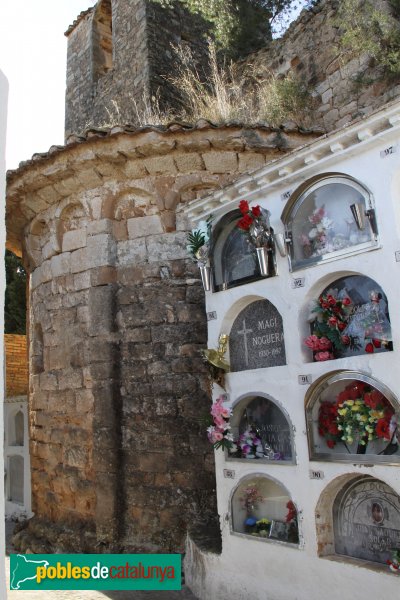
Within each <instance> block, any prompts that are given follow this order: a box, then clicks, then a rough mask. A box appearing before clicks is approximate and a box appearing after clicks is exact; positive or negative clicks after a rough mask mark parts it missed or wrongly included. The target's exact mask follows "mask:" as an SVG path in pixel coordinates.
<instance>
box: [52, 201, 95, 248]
mask: <svg viewBox="0 0 400 600" xmlns="http://www.w3.org/2000/svg"><path fill="white" fill-rule="evenodd" d="M57 216H58V222H57V240H58V244H59V246H60V248H62V251H63V252H66V251H69V250H76V249H77V248H81V247H83V246H85V245H86V226H87V223H88V220H89V217H88V215H87V214H86V211H85V209H84V207H83V205H82V204H81V203H80V202H72V203H71V204H67V205H66V206H64V208H63V209H62V210H61V211H60V214H59V215H57Z"/></svg>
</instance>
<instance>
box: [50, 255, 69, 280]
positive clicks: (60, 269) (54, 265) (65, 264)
mask: <svg viewBox="0 0 400 600" xmlns="http://www.w3.org/2000/svg"><path fill="white" fill-rule="evenodd" d="M70 270H71V253H70V252H63V254H58V255H57V256H53V258H52V259H51V272H52V274H53V277H59V276H60V275H66V274H67V273H69V272H70Z"/></svg>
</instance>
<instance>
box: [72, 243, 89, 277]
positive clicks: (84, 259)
mask: <svg viewBox="0 0 400 600" xmlns="http://www.w3.org/2000/svg"><path fill="white" fill-rule="evenodd" d="M88 268H89V259H88V251H87V248H80V249H79V250H75V251H74V252H72V253H71V272H72V273H81V272H82V271H86V270H87V269H88Z"/></svg>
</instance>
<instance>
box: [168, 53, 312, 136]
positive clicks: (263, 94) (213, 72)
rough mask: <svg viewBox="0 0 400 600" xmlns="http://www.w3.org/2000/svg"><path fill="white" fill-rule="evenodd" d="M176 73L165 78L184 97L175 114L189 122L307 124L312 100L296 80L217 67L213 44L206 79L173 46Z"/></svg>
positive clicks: (248, 68) (228, 66)
mask: <svg viewBox="0 0 400 600" xmlns="http://www.w3.org/2000/svg"><path fill="white" fill-rule="evenodd" d="M174 50H175V52H176V54H177V59H178V60H177V63H178V67H177V75H175V76H173V77H170V78H168V80H169V81H170V82H171V83H172V84H173V85H174V86H175V88H176V89H177V90H178V92H179V93H180V95H181V96H182V99H183V106H184V108H183V109H182V110H181V112H180V113H179V114H177V115H176V116H177V117H178V118H181V119H184V120H187V121H196V120H197V119H200V118H203V119H208V120H210V121H212V122H214V123H217V124H219V123H225V122H227V121H240V122H242V123H255V122H259V121H263V122H267V123H268V124H270V125H273V126H277V125H280V124H282V123H283V122H284V121H287V120H293V121H296V122H298V123H299V124H304V123H305V122H306V121H308V120H309V106H310V102H309V100H310V97H309V94H308V92H307V91H306V89H305V88H304V87H303V86H302V85H301V84H300V82H298V81H297V80H296V79H295V77H294V76H292V75H291V74H289V75H288V76H286V77H285V78H278V77H276V76H275V75H273V74H269V75H268V76H266V77H265V78H263V79H261V80H260V79H257V78H256V77H255V75H254V70H253V68H252V66H251V65H247V66H245V67H242V68H240V69H239V68H238V67H237V65H235V64H234V63H232V62H231V63H229V64H227V63H223V64H219V63H218V60H217V54H216V50H215V47H214V45H213V44H210V45H209V60H208V69H207V70H208V75H207V76H201V75H200V74H199V72H198V70H197V68H196V67H195V64H194V60H193V57H192V55H191V53H190V50H189V49H188V48H182V47H178V48H174Z"/></svg>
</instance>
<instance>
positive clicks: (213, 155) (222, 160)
mask: <svg viewBox="0 0 400 600" xmlns="http://www.w3.org/2000/svg"><path fill="white" fill-rule="evenodd" d="M203 160H204V164H205V165H206V169H207V171H210V173H230V172H235V171H236V170H237V162H238V160H237V154H236V152H207V153H205V154H203Z"/></svg>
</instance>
